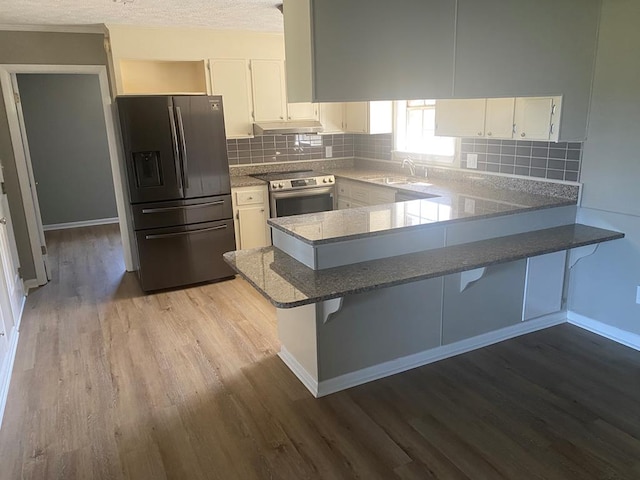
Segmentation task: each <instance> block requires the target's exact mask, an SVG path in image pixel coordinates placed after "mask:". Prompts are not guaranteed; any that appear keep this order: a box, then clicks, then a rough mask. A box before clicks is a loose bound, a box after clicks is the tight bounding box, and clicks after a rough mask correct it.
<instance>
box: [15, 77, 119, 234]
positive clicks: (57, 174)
mask: <svg viewBox="0 0 640 480" xmlns="http://www.w3.org/2000/svg"><path fill="white" fill-rule="evenodd" d="M18 88H19V90H20V99H21V104H22V111H23V113H24V119H25V126H26V130H27V139H28V142H29V152H30V154H31V164H32V165H33V174H34V177H35V179H36V182H37V187H36V188H37V191H38V203H39V204H40V213H41V214H42V223H43V225H45V226H46V225H52V224H57V223H69V222H79V221H85V220H98V219H102V218H113V217H117V216H118V212H117V209H116V198H115V192H114V188H113V178H112V176H111V164H110V160H109V146H108V143H107V135H106V126H105V122H104V110H103V106H102V100H101V95H100V83H99V80H98V76H97V75H73V74H70V75H66V74H65V75H59V74H47V75H42V74H19V75H18Z"/></svg>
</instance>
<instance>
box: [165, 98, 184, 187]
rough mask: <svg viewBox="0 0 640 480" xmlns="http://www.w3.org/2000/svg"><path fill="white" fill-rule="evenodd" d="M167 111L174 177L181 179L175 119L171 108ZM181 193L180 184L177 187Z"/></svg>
mask: <svg viewBox="0 0 640 480" xmlns="http://www.w3.org/2000/svg"><path fill="white" fill-rule="evenodd" d="M167 108H168V109H169V123H170V124H171V145H172V146H173V158H174V162H175V165H176V177H178V178H180V179H181V178H182V168H180V152H179V151H178V134H177V132H176V118H175V117H174V116H173V108H171V107H167ZM178 189H179V190H180V193H182V183H180V186H179V187H178Z"/></svg>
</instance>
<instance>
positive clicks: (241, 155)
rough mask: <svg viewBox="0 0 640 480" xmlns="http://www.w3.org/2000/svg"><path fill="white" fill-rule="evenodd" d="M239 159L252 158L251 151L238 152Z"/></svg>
mask: <svg viewBox="0 0 640 480" xmlns="http://www.w3.org/2000/svg"><path fill="white" fill-rule="evenodd" d="M238 158H251V152H250V151H249V150H238Z"/></svg>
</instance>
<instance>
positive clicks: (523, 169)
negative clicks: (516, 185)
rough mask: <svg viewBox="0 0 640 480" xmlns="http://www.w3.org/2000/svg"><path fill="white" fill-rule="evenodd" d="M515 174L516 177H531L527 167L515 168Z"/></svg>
mask: <svg viewBox="0 0 640 480" xmlns="http://www.w3.org/2000/svg"><path fill="white" fill-rule="evenodd" d="M514 173H515V174H516V175H526V176H529V168H527V167H515V171H514Z"/></svg>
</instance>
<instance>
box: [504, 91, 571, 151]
mask: <svg viewBox="0 0 640 480" xmlns="http://www.w3.org/2000/svg"><path fill="white" fill-rule="evenodd" d="M559 117H560V99H559V98H555V97H532V98H516V108H515V120H514V123H515V126H514V136H515V138H516V139H518V140H551V141H557V140H558V133H559V132H558V127H557V123H558V122H559Z"/></svg>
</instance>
